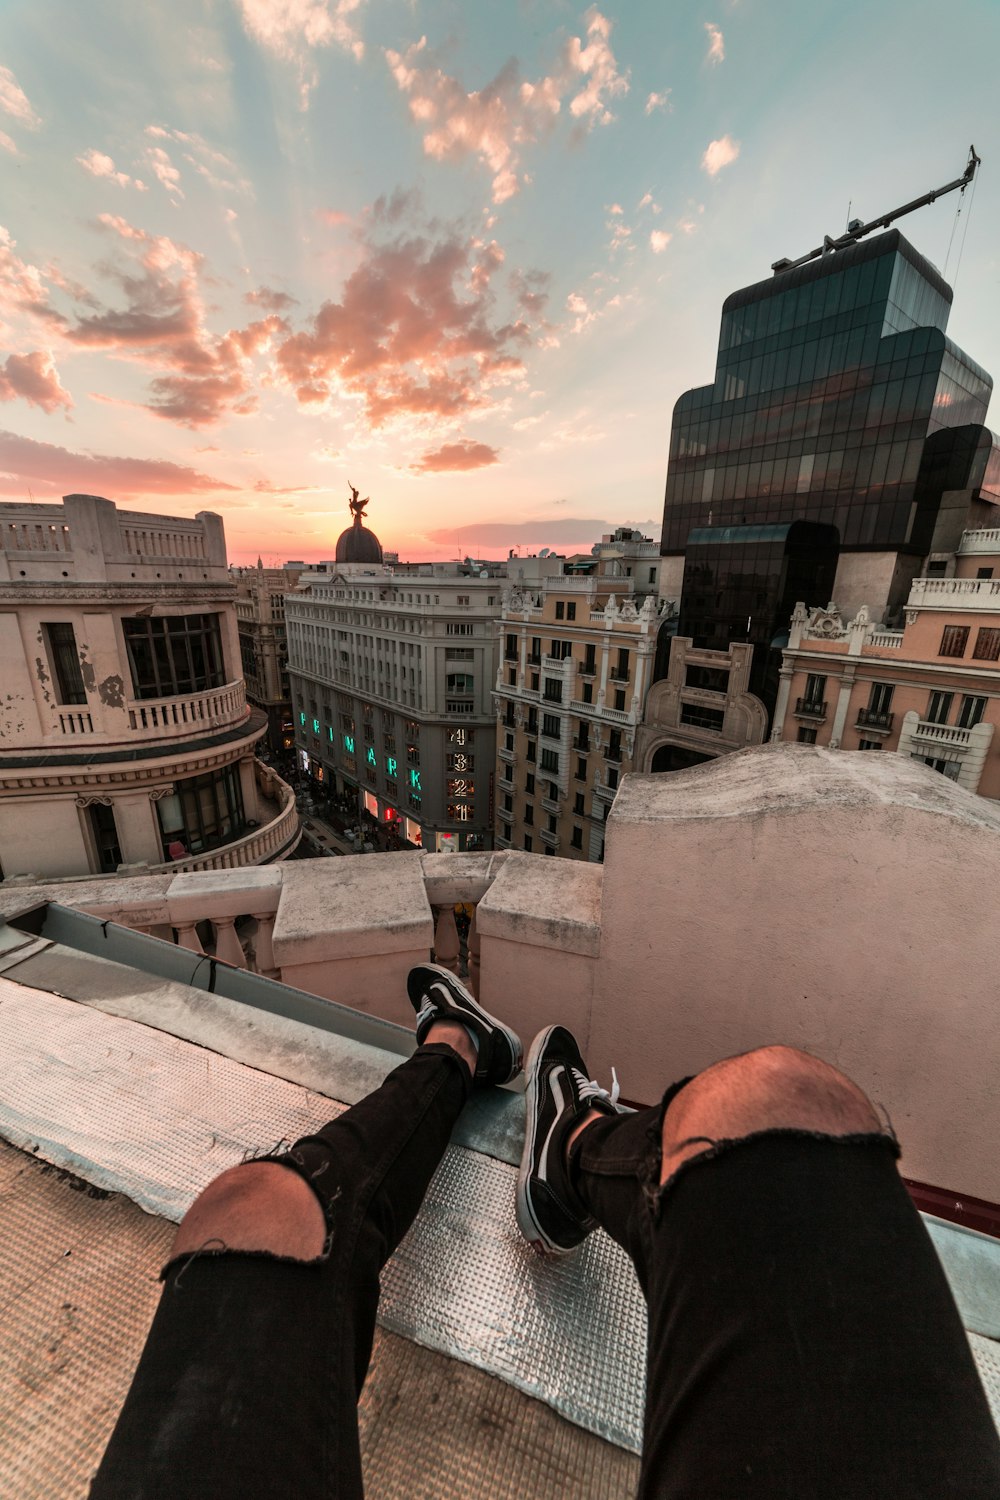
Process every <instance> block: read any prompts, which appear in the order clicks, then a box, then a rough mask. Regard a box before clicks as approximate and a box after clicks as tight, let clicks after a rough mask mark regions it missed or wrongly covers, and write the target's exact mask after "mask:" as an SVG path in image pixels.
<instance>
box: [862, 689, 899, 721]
mask: <svg viewBox="0 0 1000 1500" xmlns="http://www.w3.org/2000/svg"><path fill="white" fill-rule="evenodd" d="M894 687H895V684H894V683H892V682H873V683H872V686H871V692H870V693H869V695H868V712H869V714H871V715H873V716H874V717H875V718H878V717H880V716H881V717H884V716H885V715H887V714H888V712H889V710H890V708H891V707H892V694H893V689H894Z"/></svg>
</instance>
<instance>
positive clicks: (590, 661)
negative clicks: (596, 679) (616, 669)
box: [580, 641, 597, 677]
mask: <svg viewBox="0 0 1000 1500" xmlns="http://www.w3.org/2000/svg"><path fill="white" fill-rule="evenodd" d="M580 671H581V672H582V673H583V674H584V676H586V677H593V676H594V675H595V673H596V672H597V647H596V646H595V645H594V643H593V641H588V642H587V645H586V646H585V647H584V653H583V666H582V667H581V668H580Z"/></svg>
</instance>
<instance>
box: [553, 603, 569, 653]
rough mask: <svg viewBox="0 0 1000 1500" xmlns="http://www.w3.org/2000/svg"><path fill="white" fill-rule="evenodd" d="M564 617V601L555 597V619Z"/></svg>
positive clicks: (563, 618)
mask: <svg viewBox="0 0 1000 1500" xmlns="http://www.w3.org/2000/svg"><path fill="white" fill-rule="evenodd" d="M565 618H566V605H565V603H564V601H563V600H562V599H557V600H556V619H557V620H565ZM554 654H555V653H553V655H554Z"/></svg>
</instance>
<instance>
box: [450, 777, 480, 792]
mask: <svg viewBox="0 0 1000 1500" xmlns="http://www.w3.org/2000/svg"><path fill="white" fill-rule="evenodd" d="M475 795H476V789H475V787H474V786H473V784H472V782H471V781H469V780H467V778H466V777H464V776H452V777H450V778H449V780H448V796H449V797H474V796H475Z"/></svg>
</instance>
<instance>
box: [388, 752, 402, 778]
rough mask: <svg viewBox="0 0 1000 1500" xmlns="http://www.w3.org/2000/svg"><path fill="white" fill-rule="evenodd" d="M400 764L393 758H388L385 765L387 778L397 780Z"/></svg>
mask: <svg viewBox="0 0 1000 1500" xmlns="http://www.w3.org/2000/svg"><path fill="white" fill-rule="evenodd" d="M398 764H399V762H398V761H397V760H396V759H395V758H394V757H393V756H391V755H390V756H388V757H387V759H386V763H385V773H386V775H387V776H391V777H392V778H393V780H395V778H396V767H397V765H398Z"/></svg>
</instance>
